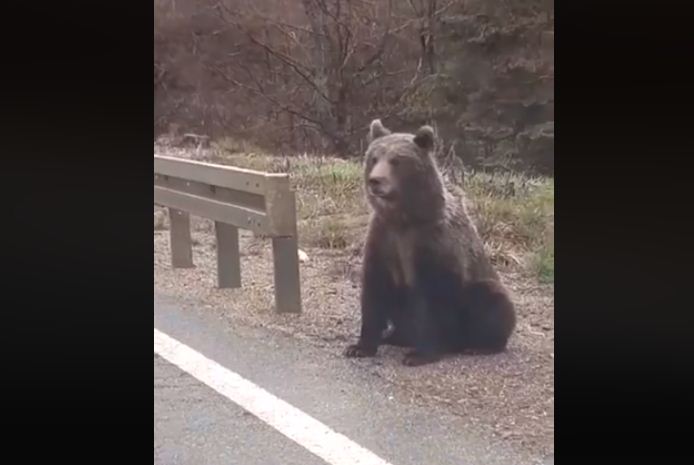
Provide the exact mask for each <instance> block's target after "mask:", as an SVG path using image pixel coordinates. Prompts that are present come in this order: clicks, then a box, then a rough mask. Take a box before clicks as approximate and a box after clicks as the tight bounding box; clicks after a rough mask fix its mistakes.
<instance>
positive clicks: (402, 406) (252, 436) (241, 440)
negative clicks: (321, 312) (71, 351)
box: [154, 296, 552, 465]
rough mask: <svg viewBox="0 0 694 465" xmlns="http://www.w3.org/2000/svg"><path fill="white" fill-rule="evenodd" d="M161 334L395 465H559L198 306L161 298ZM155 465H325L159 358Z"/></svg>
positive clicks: (329, 358)
mask: <svg viewBox="0 0 694 465" xmlns="http://www.w3.org/2000/svg"><path fill="white" fill-rule="evenodd" d="M154 326H155V328H156V329H157V330H159V331H162V332H164V333H165V334H167V335H169V336H170V337H172V338H175V339H176V340H177V341H180V342H181V343H183V344H185V345H187V346H188V347H190V348H192V349H194V350H195V351H197V352H199V353H201V354H203V355H204V356H205V357H207V358H209V359H211V360H214V361H215V362H217V363H218V364H220V365H222V366H223V367H225V368H227V369H229V370H231V371H233V372H235V373H237V374H239V375H241V376H242V377H243V378H245V379H247V380H249V381H251V382H253V383H255V384H256V385H258V386H260V387H262V388H263V389H264V390H266V391H268V392H270V393H272V394H273V395H274V396H276V397H279V398H280V399H282V400H284V401H286V402H288V403H289V404H291V405H293V406H294V407H296V408H298V409H300V410H301V411H302V412H304V413H306V414H308V415H310V416H311V417H313V418H315V419H316V420H318V421H320V422H321V423H323V424H324V425H327V426H328V427H329V428H331V429H332V430H334V431H336V432H338V433H341V434H342V435H344V436H346V437H347V438H349V439H350V440H351V441H353V442H356V443H357V444H359V445H360V446H362V447H364V448H366V449H368V450H369V451H371V452H373V453H374V454H376V455H377V456H379V457H380V458H382V459H383V460H386V461H388V462H390V463H391V464H392V465H424V464H427V465H449V464H450V465H453V464H455V465H466V464H471V465H497V464H499V465H501V464H505V465H525V464H550V463H552V462H551V461H547V460H544V459H543V458H541V457H530V456H528V455H526V454H524V453H523V452H521V451H517V450H512V449H510V448H509V447H507V446H506V445H505V444H504V443H503V442H500V441H498V440H495V439H493V438H489V437H484V436H483V435H482V434H481V433H479V432H476V431H470V430H466V429H465V428H464V427H463V426H462V422H461V419H460V418H457V417H455V416H453V415H450V414H448V413H447V412H446V411H445V410H444V409H443V408H434V409H432V408H431V407H423V406H419V405H417V403H416V402H412V401H411V399H406V398H404V397H403V396H402V395H399V394H398V393H395V392H394V391H393V388H392V387H391V386H390V385H389V384H388V383H387V382H386V381H384V380H382V379H381V378H378V377H376V376H374V375H372V374H371V373H369V372H368V370H365V369H364V368H363V367H361V366H360V365H359V363H358V361H357V362H355V361H353V360H347V359H344V358H342V357H340V356H336V355H330V354H326V351H324V350H321V349H320V348H316V347H314V346H311V345H310V344H307V343H303V342H302V341H299V340H297V339H294V338H290V337H287V336H282V335H278V334H276V333H274V332H272V331H268V330H265V329H262V328H248V327H235V328H230V327H227V326H226V325H225V324H222V323H221V322H220V321H218V320H216V319H215V317H213V316H211V314H209V313H206V312H205V311H204V309H202V308H200V307H198V306H196V305H194V304H190V303H182V302H175V301H173V300H171V299H169V298H167V297H164V296H155V302H154ZM154 463H155V465H157V464H161V465H175V464H190V465H206V464H209V465H215V464H220V465H221V464H225V465H229V464H239V465H274V464H278V465H279V464H283V465H290V464H297V465H299V464H302V465H314V464H316V465H318V464H325V463H327V462H325V461H323V460H322V459H320V458H319V457H317V456H315V455H313V454H312V453H311V452H309V451H308V450H307V449H305V448H304V447H303V446H302V445H300V444H298V443H296V442H294V441H293V440H292V439H289V438H288V437H286V436H284V435H283V434H281V433H280V432H278V431H277V430H275V429H274V428H273V427H272V426H270V425H269V424H266V423H265V422H263V421H262V420H260V419H259V418H256V417H255V416H253V415H252V414H250V413H248V412H247V411H245V410H244V409H243V408H242V407H240V406H239V405H237V404H235V403H234V402H233V401H232V400H230V399H228V398H226V397H224V396H223V395H221V394H219V393H218V392H216V391H215V390H213V389H212V388H210V387H208V386H207V385H206V384H204V383H203V382H201V381H198V380H197V379H195V378H194V377H193V376H191V375H190V374H188V373H186V372H185V371H183V370H181V369H180V368H178V367H177V366H174V365H172V364H171V363H169V362H168V361H166V360H164V359H163V358H161V357H159V356H158V355H156V354H155V356H154ZM331 465H333V464H331ZM355 465H356V464H355Z"/></svg>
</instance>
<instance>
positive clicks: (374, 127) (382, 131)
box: [369, 119, 390, 144]
mask: <svg viewBox="0 0 694 465" xmlns="http://www.w3.org/2000/svg"><path fill="white" fill-rule="evenodd" d="M388 134H390V131H389V130H388V129H386V127H385V126H383V123H381V120H380V119H375V120H373V121H371V127H370V128H369V144H370V143H371V142H373V141H375V140H376V139H378V138H379V137H383V136H387V135H388Z"/></svg>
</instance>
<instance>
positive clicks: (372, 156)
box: [345, 119, 516, 366]
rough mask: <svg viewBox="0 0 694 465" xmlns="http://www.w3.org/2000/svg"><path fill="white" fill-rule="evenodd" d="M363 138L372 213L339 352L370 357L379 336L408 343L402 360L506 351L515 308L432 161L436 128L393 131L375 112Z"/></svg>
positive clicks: (422, 361)
mask: <svg viewBox="0 0 694 465" xmlns="http://www.w3.org/2000/svg"><path fill="white" fill-rule="evenodd" d="M368 142H369V146H368V148H367V151H366V156H365V170H364V171H365V179H364V181H365V184H366V195H367V199H368V202H369V204H370V205H371V208H372V215H371V219H370V223H369V227H368V233H367V238H366V243H365V246H364V263H363V270H362V289H361V334H360V336H359V341H358V342H357V344H354V345H350V346H349V347H347V349H346V350H345V355H346V356H347V357H372V356H374V355H376V352H377V350H378V347H379V345H380V344H393V345H399V346H407V347H411V348H413V350H411V351H410V352H409V353H408V354H407V355H406V356H405V359H404V362H403V363H404V364H405V365H409V366H415V365H422V364H426V363H431V362H435V361H437V360H439V359H440V358H441V357H442V356H443V355H444V354H446V353H454V352H463V351H473V352H482V353H497V352H501V351H504V350H505V348H506V344H507V341H508V339H509V337H510V335H511V333H512V332H513V330H514V327H515V324H516V317H515V311H514V306H513V303H512V302H511V299H510V297H509V294H508V293H507V291H506V290H505V288H504V287H503V285H502V284H501V282H500V280H499V276H498V275H497V273H496V271H495V270H494V268H493V267H492V264H491V262H490V260H489V258H488V257H487V255H486V254H485V251H484V246H483V243H482V240H481V239H480V237H479V234H478V233H477V229H476V228H475V226H474V224H473V223H472V221H471V219H470V217H469V216H468V214H467V212H466V209H465V205H464V198H463V197H462V190H461V189H456V188H455V186H447V185H446V184H445V182H444V180H443V176H442V175H441V172H440V171H439V169H438V167H437V165H436V162H435V159H434V153H433V152H434V145H435V144H434V131H433V129H432V128H431V127H430V126H423V127H421V128H420V129H419V130H418V131H417V132H416V133H415V134H405V133H391V132H390V131H389V130H388V129H386V128H385V127H384V126H383V125H382V124H381V121H380V120H378V119H377V120H374V121H373V122H372V123H371V128H370V131H369V140H368ZM454 192H456V193H457V194H458V195H457V196H456V195H453V193H454ZM389 327H390V329H392V332H391V333H390V334H388V332H387V331H386V330H387V329H389Z"/></svg>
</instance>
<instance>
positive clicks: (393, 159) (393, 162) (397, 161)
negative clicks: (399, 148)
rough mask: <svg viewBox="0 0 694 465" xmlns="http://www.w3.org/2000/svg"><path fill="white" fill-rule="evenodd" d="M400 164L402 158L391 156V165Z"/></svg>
mask: <svg viewBox="0 0 694 465" xmlns="http://www.w3.org/2000/svg"><path fill="white" fill-rule="evenodd" d="M399 164H400V160H398V159H397V158H391V159H390V166H398V165H399Z"/></svg>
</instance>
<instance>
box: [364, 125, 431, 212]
mask: <svg viewBox="0 0 694 465" xmlns="http://www.w3.org/2000/svg"><path fill="white" fill-rule="evenodd" d="M368 142H369V146H368V148H367V150H366V157H365V158H366V159H365V170H364V178H365V179H364V180H365V183H366V186H365V187H366V195H367V199H368V201H369V204H370V205H371V206H372V208H373V209H374V211H375V212H376V214H378V215H381V216H383V217H385V218H390V219H392V220H396V221H400V222H402V221H404V222H411V221H425V220H429V219H432V218H435V217H437V216H438V215H439V214H440V212H441V210H442V208H443V207H444V190H443V189H444V187H443V182H442V179H441V174H440V172H439V169H438V168H437V166H436V162H435V161H434V157H433V152H434V130H433V129H432V128H431V127H430V126H422V127H421V128H419V129H418V130H417V132H416V133H415V134H406V133H392V132H391V131H389V130H388V129H386V128H385V127H384V126H383V124H382V123H381V120H379V119H376V120H374V121H373V122H372V123H371V127H370V130H369V136H368Z"/></svg>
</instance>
